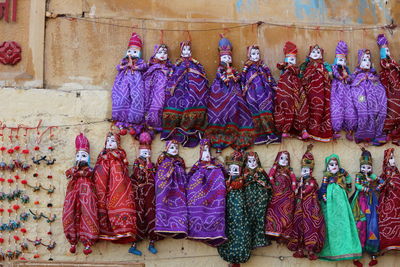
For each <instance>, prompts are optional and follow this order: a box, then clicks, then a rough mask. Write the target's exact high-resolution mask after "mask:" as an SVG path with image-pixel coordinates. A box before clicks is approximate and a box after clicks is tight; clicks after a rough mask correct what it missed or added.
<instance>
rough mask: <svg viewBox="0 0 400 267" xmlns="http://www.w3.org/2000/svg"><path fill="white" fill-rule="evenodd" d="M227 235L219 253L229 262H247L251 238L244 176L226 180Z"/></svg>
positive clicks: (219, 248)
mask: <svg viewBox="0 0 400 267" xmlns="http://www.w3.org/2000/svg"><path fill="white" fill-rule="evenodd" d="M226 187H227V195H226V236H227V237H228V241H227V242H226V243H224V244H222V245H221V246H219V247H218V253H219V255H220V256H221V257H222V259H224V260H225V261H227V262H230V263H245V262H247V261H248V260H249V259H250V253H251V240H250V238H251V237H250V228H249V221H248V216H247V213H246V208H245V196H244V192H243V178H242V177H240V176H237V177H230V178H229V179H228V180H227V182H226Z"/></svg>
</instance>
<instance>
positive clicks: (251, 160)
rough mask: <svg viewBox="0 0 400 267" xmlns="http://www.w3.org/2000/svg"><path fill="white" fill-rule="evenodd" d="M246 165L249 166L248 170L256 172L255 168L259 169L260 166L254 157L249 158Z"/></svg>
mask: <svg viewBox="0 0 400 267" xmlns="http://www.w3.org/2000/svg"><path fill="white" fill-rule="evenodd" d="M246 165H247V168H249V169H252V170H254V169H255V168H257V167H258V164H257V160H256V158H255V157H254V156H249V157H248V158H247V163H246Z"/></svg>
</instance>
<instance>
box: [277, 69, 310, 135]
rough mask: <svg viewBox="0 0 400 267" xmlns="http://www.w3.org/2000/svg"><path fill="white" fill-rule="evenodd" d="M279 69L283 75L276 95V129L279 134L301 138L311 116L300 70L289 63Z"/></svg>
mask: <svg viewBox="0 0 400 267" xmlns="http://www.w3.org/2000/svg"><path fill="white" fill-rule="evenodd" d="M277 68H278V69H279V70H281V71H282V74H281V76H280V78H279V81H278V85H277V89H276V95H275V111H274V119H275V127H276V129H277V130H278V132H281V133H286V134H294V135H297V136H301V134H302V133H303V132H304V131H306V129H307V123H308V117H309V115H308V105H307V96H306V93H305V90H304V88H303V86H302V84H301V80H300V78H299V68H298V67H297V66H293V65H288V64H287V63H279V64H277Z"/></svg>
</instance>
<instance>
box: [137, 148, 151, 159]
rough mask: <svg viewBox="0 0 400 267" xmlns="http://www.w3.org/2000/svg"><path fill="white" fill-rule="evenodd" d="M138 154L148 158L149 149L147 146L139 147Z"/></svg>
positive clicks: (149, 154)
mask: <svg viewBox="0 0 400 267" xmlns="http://www.w3.org/2000/svg"><path fill="white" fill-rule="evenodd" d="M139 156H140V157H142V158H145V159H148V158H150V157H151V150H150V149H147V148H141V149H139Z"/></svg>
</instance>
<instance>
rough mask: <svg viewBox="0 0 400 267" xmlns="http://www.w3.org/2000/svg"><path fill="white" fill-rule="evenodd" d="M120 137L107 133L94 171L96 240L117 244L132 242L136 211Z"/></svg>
mask: <svg viewBox="0 0 400 267" xmlns="http://www.w3.org/2000/svg"><path fill="white" fill-rule="evenodd" d="M120 138H121V137H120V135H119V134H118V133H112V132H109V133H108V134H107V138H106V142H105V145H104V149H103V150H102V151H101V152H100V154H99V156H98V157H97V162H96V165H95V167H94V183H95V187H96V194H97V199H98V203H97V207H98V216H99V224H100V236H99V239H103V240H111V241H115V242H117V243H129V242H133V241H135V235H136V209H135V201H134V192H133V187H132V182H131V179H130V178H129V173H128V160H127V159H126V152H125V150H123V149H122V148H121V145H120V142H121V140H120Z"/></svg>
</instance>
